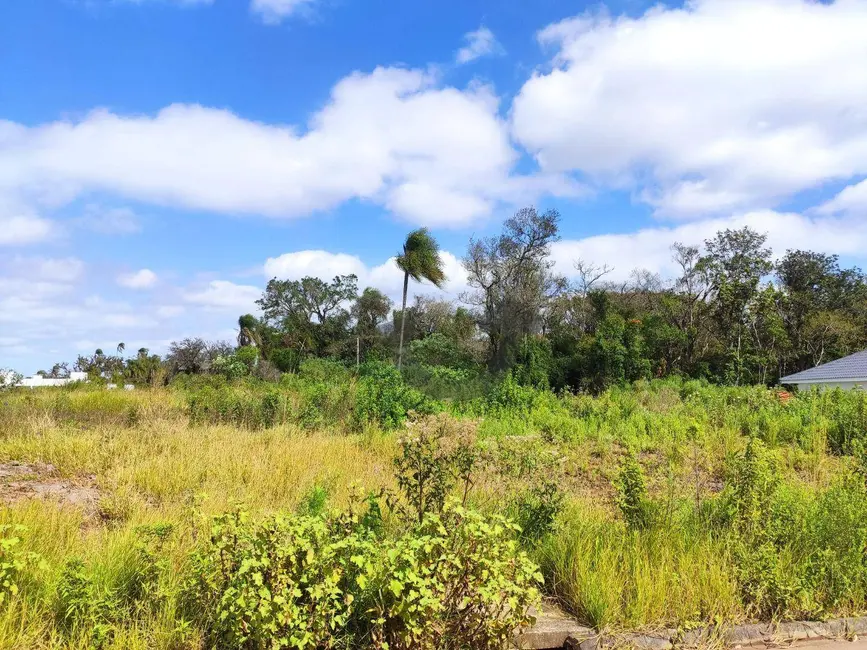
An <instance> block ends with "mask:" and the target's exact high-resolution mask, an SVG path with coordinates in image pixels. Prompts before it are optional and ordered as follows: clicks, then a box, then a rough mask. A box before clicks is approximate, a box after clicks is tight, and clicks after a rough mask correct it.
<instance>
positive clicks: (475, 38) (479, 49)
mask: <svg viewBox="0 0 867 650" xmlns="http://www.w3.org/2000/svg"><path fill="white" fill-rule="evenodd" d="M464 42H465V43H466V45H464V46H463V47H462V48H461V49H459V50H458V51H457V54H455V61H456V62H457V63H460V64H464V63H470V62H471V61H475V60H476V59H479V58H481V57H483V56H492V55H494V54H504V51H503V46H502V45H500V43H499V42H498V41H497V38H496V37H495V36H494V32H492V31H491V30H490V29H488V28H487V27H485V26H484V25H482V26H481V27H479V28H478V29H477V30H475V31H473V32H467V33H466V34H464Z"/></svg>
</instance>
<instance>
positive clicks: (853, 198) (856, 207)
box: [817, 180, 867, 218]
mask: <svg viewBox="0 0 867 650" xmlns="http://www.w3.org/2000/svg"><path fill="white" fill-rule="evenodd" d="M817 211H818V212H820V213H822V214H838V213H848V214H853V215H856V214H857V215H860V216H861V217H862V218H864V217H865V216H867V180H864V181H861V182H860V183H856V184H854V185H850V186H849V187H846V188H844V189H843V190H842V191H841V192H840V193H839V194H838V195H837V196H835V197H834V198H833V199H831V200H830V201H828V202H826V203H825V204H823V205H821V206H819V208H818V210H817Z"/></svg>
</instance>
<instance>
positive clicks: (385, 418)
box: [353, 362, 437, 429]
mask: <svg viewBox="0 0 867 650" xmlns="http://www.w3.org/2000/svg"><path fill="white" fill-rule="evenodd" d="M436 410H437V407H436V404H435V403H434V402H432V401H431V400H429V399H428V398H426V397H425V396H424V395H422V394H421V393H420V392H419V391H417V390H415V389H414V388H410V387H409V386H407V385H406V384H404V383H403V379H402V378H401V375H400V372H399V371H398V370H397V368H395V367H394V366H393V365H391V364H390V363H385V362H368V363H365V364H363V365H362V366H361V369H360V371H359V380H358V387H357V390H356V395H355V408H354V415H353V418H354V422H355V426H356V428H359V429H360V428H363V427H364V425H366V424H378V425H379V426H381V427H382V428H383V429H396V428H397V427H399V426H401V425H402V424H403V422H404V421H405V420H406V417H407V415H408V414H409V412H410V411H415V412H416V413H419V414H430V413H433V412H435V411H436Z"/></svg>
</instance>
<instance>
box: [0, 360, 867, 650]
mask: <svg viewBox="0 0 867 650" xmlns="http://www.w3.org/2000/svg"><path fill="white" fill-rule="evenodd" d="M389 381H391V380H389ZM207 383H208V382H188V383H187V384H186V385H181V384H179V385H176V386H174V387H171V388H166V389H155V390H136V391H132V392H117V391H105V390H100V389H83V388H79V389H46V390H40V391H33V392H23V391H16V392H10V393H5V394H3V395H2V407H0V497H2V499H3V501H4V506H3V507H2V510H0V524H3V525H8V526H10V527H9V528H4V529H3V530H4V533H3V539H4V540H5V542H4V543H3V546H2V547H0V554H2V555H0V558H3V560H4V562H6V564H8V565H15V566H13V567H12V568H9V566H7V567H6V568H4V569H2V570H3V571H5V574H2V575H0V577H4V578H5V577H9V576H13V577H14V580H11V582H14V583H15V587H16V588H15V589H9V588H6V590H5V592H0V593H3V594H4V597H3V601H2V603H0V645H2V647H20V648H38V647H64V648H66V647H81V648H85V647H94V646H101V647H116V648H198V647H205V646H207V645H213V641H209V639H208V630H207V629H205V624H204V623H202V620H205V619H197V618H196V616H194V615H190V612H189V606H188V605H186V604H185V602H184V596H183V594H184V590H185V588H186V587H185V585H188V583H189V576H190V575H191V573H192V572H193V571H194V567H193V566H192V563H194V558H195V557H196V556H195V554H196V551H197V549H200V548H201V547H202V545H203V544H205V543H206V540H207V538H208V531H209V530H211V528H210V526H211V523H210V522H212V518H213V517H214V516H217V515H220V514H222V513H225V512H229V511H231V510H232V509H233V508H235V507H236V506H237V505H238V504H244V506H245V508H246V512H248V513H249V515H250V517H252V518H253V519H256V518H261V517H264V516H265V515H268V514H272V513H275V512H279V511H284V512H293V513H301V514H303V515H310V516H314V517H315V516H325V515H324V514H323V513H326V512H331V511H338V510H339V511H345V510H346V509H347V508H349V507H351V506H352V504H357V503H358V502H359V499H362V498H364V497H365V496H366V495H371V494H382V491H383V490H385V491H386V492H385V494H386V496H385V497H383V498H382V499H380V502H381V504H382V505H381V516H382V526H383V529H384V532H381V533H378V534H380V535H382V536H383V537H384V538H389V536H394V535H397V534H399V533H400V531H401V530H402V528H404V527H405V526H406V522H405V520H404V519H401V516H400V514H399V512H400V507H399V506H395V505H394V503H395V502H396V501H395V499H394V498H393V496H394V495H396V494H400V491H401V488H402V484H401V483H400V479H399V472H397V471H396V468H395V464H394V461H393V459H394V458H395V457H396V456H399V455H400V454H401V453H402V452H401V450H402V449H404V450H405V446H402V445H404V442H403V441H402V438H403V437H404V435H405V432H406V429H405V423H404V422H403V420H404V418H405V416H406V410H407V409H408V408H410V407H415V409H416V410H419V411H421V412H441V413H444V415H443V414H441V415H440V416H438V417H440V418H446V420H447V421H448V422H453V423H454V424H453V425H452V424H450V425H449V427H453V428H454V430H455V431H457V432H458V436H459V437H460V436H463V438H461V439H462V440H463V441H464V442H463V443H462V444H466V440H470V443H469V444H470V445H471V447H472V449H473V452H472V453H473V459H474V460H473V466H472V476H470V477H468V478H467V480H466V481H463V482H462V481H457V482H456V484H455V485H453V486H452V491H453V492H454V493H456V494H457V495H458V496H459V497H465V502H466V505H467V506H468V507H470V508H471V509H473V510H475V511H478V512H481V513H483V514H484V515H485V516H488V515H493V514H495V513H505V514H507V515H508V516H509V517H510V518H511V519H513V520H515V521H517V522H518V524H519V525H521V526H522V528H523V532H522V533H521V534H519V535H518V540H519V545H520V548H521V549H523V551H525V552H526V553H527V554H528V555H529V557H531V558H532V559H533V561H534V562H535V563H537V564H538V565H539V566H540V567H541V571H542V574H543V575H544V584H543V585H542V587H541V589H542V591H543V593H545V594H547V595H548V596H550V597H555V598H557V599H558V600H559V602H560V603H561V604H562V606H563V607H564V608H566V609H567V610H569V611H571V612H572V613H573V614H574V615H576V616H577V617H578V618H579V619H580V620H581V621H582V622H584V623H586V624H589V625H593V626H598V627H602V628H609V629H627V628H628V629H652V628H658V627H663V626H667V627H671V626H684V627H687V626H692V625H698V624H701V623H706V622H713V621H717V622H719V621H723V622H727V623H736V622H742V621H746V620H754V619H769V618H805V617H806V618H824V617H828V616H836V615H844V614H853V613H858V612H862V611H864V610H865V609H867V557H865V548H867V499H865V496H867V491H865V478H864V477H865V470H867V462H865V455H864V448H863V446H862V444H861V441H862V439H863V438H864V437H867V401H865V398H864V396H863V395H860V394H849V395H845V394H841V393H829V394H825V395H815V394H810V395H804V396H800V397H793V398H791V399H789V400H788V401H784V400H781V399H780V398H779V397H778V396H777V395H776V394H775V393H774V392H772V391H769V390H766V389H764V388H720V387H711V386H707V385H703V384H700V383H698V382H686V383H682V382H651V383H641V384H638V385H636V386H634V387H630V388H623V389H615V390H612V391H609V392H607V393H604V394H602V395H601V396H599V397H595V398H594V397H588V396H573V395H563V396H556V395H553V394H551V393H549V392H544V391H537V390H534V389H530V388H526V387H522V386H517V385H515V384H514V383H512V382H510V381H508V380H507V381H505V382H503V383H502V384H500V385H499V386H497V387H495V388H494V389H492V390H491V391H490V392H489V393H488V394H486V395H483V396H472V397H466V398H465V399H460V400H448V399H447V400H442V401H436V400H431V399H429V398H427V397H425V396H424V394H423V391H417V390H415V389H411V388H408V387H406V386H403V385H402V384H400V385H397V384H395V383H394V382H392V384H389V382H388V381H383V380H382V378H381V377H379V378H376V379H375V381H370V382H367V383H365V380H364V379H363V378H362V379H356V378H355V377H352V376H350V375H349V374H348V373H347V374H345V375H341V376H340V377H338V378H337V379H335V378H334V377H326V376H322V375H321V374H317V373H316V372H314V371H313V370H311V371H310V372H308V373H307V375H306V376H305V375H304V374H303V373H302V375H299V376H293V377H289V378H287V379H286V380H284V381H283V382H282V383H281V384H280V385H279V386H274V385H258V384H250V383H247V384H241V385H222V384H219V383H213V382H212V383H213V384H214V385H205V384H207ZM383 386H384V387H385V388H383ZM389 386H390V387H391V388H389ZM389 391H391V392H389ZM419 417H420V416H419ZM444 440H445V439H444ZM444 444H445V443H444ZM462 448H463V447H462ZM404 453H405V452H404ZM436 453H439V452H435V453H434V456H433V457H435V458H440V457H439V456H436ZM428 458H431V457H430V456H429V457H428ZM437 462H439V461H437ZM388 495H391V496H388ZM390 504H391V505H392V506H393V507H389V505H390ZM18 525H21V526H23V527H24V528H23V529H17V528H12V526H18ZM15 539H17V540H18V542H17V543H13V541H12V540H15ZM146 542H147V543H146ZM31 554H33V555H31ZM0 564H2V563H0ZM4 566H5V565H4ZM154 567H156V568H158V569H159V570H158V571H157V572H156V573H154V571H155V568H154ZM142 576H146V577H148V576H149V577H148V579H147V580H145V579H144V578H143V577H142ZM143 585H144V586H143ZM16 592H17V593H16ZM94 602H97V603H102V604H103V605H104V606H102V608H101V609H100V608H99V607H95V606H94V605H93V603H94ZM113 611H114V612H115V614H113V615H112V614H111V612H113ZM346 643H347V644H351V642H350V641H349V640H347V641H346ZM299 645H301V646H303V642H300V643H299ZM250 647H259V646H255V645H251V646H250ZM262 647H264V646H262Z"/></svg>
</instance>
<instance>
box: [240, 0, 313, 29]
mask: <svg viewBox="0 0 867 650" xmlns="http://www.w3.org/2000/svg"><path fill="white" fill-rule="evenodd" d="M313 2H314V0H253V1H252V2H251V3H250V11H252V12H253V13H254V14H256V15H257V16H259V18H261V19H262V22H264V23H265V24H267V25H276V24H277V23H280V22H282V21H283V20H285V19H286V18H289V17H290V16H292V15H293V14H297V13H299V12H301V11H304V10H305V9H308V8H309V7H310V5H312V4H313Z"/></svg>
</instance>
